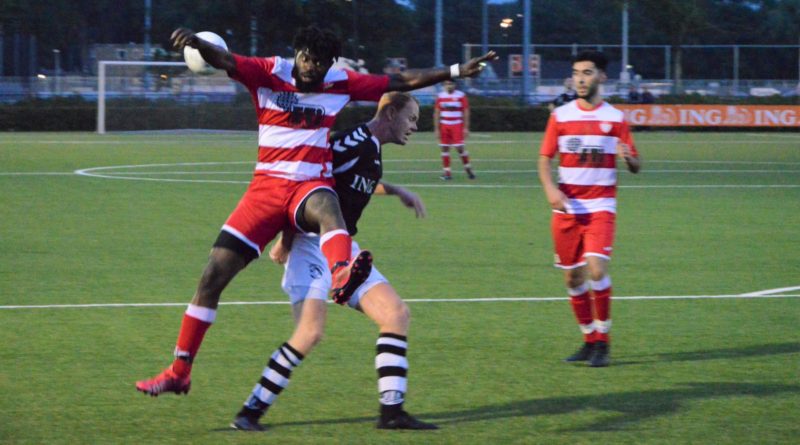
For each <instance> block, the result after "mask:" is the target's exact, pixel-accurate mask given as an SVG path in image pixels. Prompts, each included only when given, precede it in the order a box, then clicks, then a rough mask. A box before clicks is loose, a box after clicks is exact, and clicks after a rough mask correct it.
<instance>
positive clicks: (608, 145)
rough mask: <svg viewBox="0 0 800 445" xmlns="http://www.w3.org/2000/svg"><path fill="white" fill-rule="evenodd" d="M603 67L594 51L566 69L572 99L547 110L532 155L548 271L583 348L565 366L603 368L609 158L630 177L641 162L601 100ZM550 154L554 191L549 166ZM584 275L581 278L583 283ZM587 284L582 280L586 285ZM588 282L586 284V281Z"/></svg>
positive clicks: (611, 204) (612, 198) (612, 188)
mask: <svg viewBox="0 0 800 445" xmlns="http://www.w3.org/2000/svg"><path fill="white" fill-rule="evenodd" d="M607 65H608V60H607V59H606V57H605V55H604V54H603V53H601V52H598V51H585V52H582V53H580V54H578V55H577V56H576V57H575V58H574V59H573V63H572V80H573V82H574V86H575V91H576V94H577V96H578V98H577V100H574V101H572V102H569V103H567V104H566V105H563V106H561V107H558V108H556V109H555V110H553V113H552V114H551V115H550V120H549V121H548V122H547V129H546V130H545V135H544V139H543V140H542V145H541V149H540V152H539V162H538V170H539V180H540V181H541V183H542V187H543V188H544V192H545V196H546V197H547V201H548V202H549V203H550V206H551V207H552V209H553V216H552V235H553V241H554V246H555V265H556V267H558V268H561V269H563V270H564V279H565V282H566V285H567V292H568V294H569V296H570V302H571V304H572V309H573V312H574V313H575V317H576V318H577V320H578V324H579V326H580V329H581V331H582V332H583V336H584V344H583V346H582V347H581V348H580V349H579V350H578V351H577V352H576V353H575V354H573V355H571V356H570V357H567V359H566V361H568V362H584V361H586V362H588V364H589V365H590V366H593V367H601V366H608V364H609V363H610V359H609V342H610V337H609V331H610V329H611V315H610V314H611V305H610V303H611V278H610V277H609V274H608V262H609V261H610V260H611V250H612V247H613V242H614V230H615V217H616V211H617V201H616V191H617V170H616V162H617V159H619V160H621V161H622V162H624V163H625V166H626V167H627V169H628V171H630V172H631V173H637V172H639V169H640V168H641V162H640V160H639V154H638V152H637V150H636V146H635V145H634V142H633V137H632V136H631V132H630V129H629V127H628V124H627V123H626V122H625V120H624V116H623V114H622V111H620V110H618V109H616V108H614V107H612V106H611V105H609V104H608V103H607V102H605V101H603V98H602V96H601V95H600V85H601V84H602V83H603V82H605V80H606V72H605V70H606V66H607ZM556 154H558V158H559V163H558V185H556V184H554V183H553V177H552V173H551V161H552V159H553V157H554V156H555V155H556ZM587 275H588V276H587ZM587 278H588V280H587ZM587 281H588V282H587Z"/></svg>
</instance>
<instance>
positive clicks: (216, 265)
mask: <svg viewBox="0 0 800 445" xmlns="http://www.w3.org/2000/svg"><path fill="white" fill-rule="evenodd" d="M244 266H245V260H244V259H243V258H241V256H239V255H237V254H235V253H233V252H231V251H229V250H226V249H214V250H212V252H211V255H209V257H208V264H207V265H206V268H205V270H203V275H202V276H201V277H200V284H199V286H198V293H202V294H206V295H209V296H214V295H216V297H217V298H219V293H221V292H222V290H223V289H224V288H225V286H226V285H227V284H228V283H229V282H230V281H231V280H232V279H233V277H234V276H236V274H237V273H238V272H239V271H240V270H242V269H243V268H244Z"/></svg>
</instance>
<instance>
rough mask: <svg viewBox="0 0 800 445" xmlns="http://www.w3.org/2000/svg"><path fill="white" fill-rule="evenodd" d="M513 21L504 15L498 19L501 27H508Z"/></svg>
mask: <svg viewBox="0 0 800 445" xmlns="http://www.w3.org/2000/svg"><path fill="white" fill-rule="evenodd" d="M513 23H514V19H512V18H509V17H506V18H504V19H503V20H501V21H500V27H501V28H510V27H511V25H512V24H513Z"/></svg>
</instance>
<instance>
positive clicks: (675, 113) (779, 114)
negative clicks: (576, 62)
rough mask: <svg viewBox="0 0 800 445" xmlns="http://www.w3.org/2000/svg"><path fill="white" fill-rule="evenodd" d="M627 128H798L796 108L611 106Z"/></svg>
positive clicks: (799, 114) (799, 120) (799, 108)
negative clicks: (617, 112) (618, 111)
mask: <svg viewBox="0 0 800 445" xmlns="http://www.w3.org/2000/svg"><path fill="white" fill-rule="evenodd" d="M614 106H615V107H617V108H619V109H621V110H622V111H623V112H624V113H625V120H627V121H628V123H629V124H630V125H639V126H646V127H798V128H800V106H797V105H633V104H630V105H628V104H614Z"/></svg>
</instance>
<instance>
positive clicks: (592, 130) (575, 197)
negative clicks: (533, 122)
mask: <svg viewBox="0 0 800 445" xmlns="http://www.w3.org/2000/svg"><path fill="white" fill-rule="evenodd" d="M618 142H623V143H625V144H628V145H629V146H630V147H631V152H632V154H633V155H634V156H638V153H637V151H636V146H635V145H634V143H633V136H631V131H630V128H629V127H628V124H627V122H625V119H624V116H623V114H622V111H620V110H618V109H616V108H614V107H612V106H611V105H609V104H608V103H607V102H602V103H601V104H600V105H598V106H597V107H595V108H593V109H590V110H585V109H583V108H581V107H580V106H579V105H578V101H577V100H575V101H572V102H570V103H568V104H566V105H564V106H561V107H558V108H556V109H555V110H553V113H552V114H551V115H550V120H549V121H548V122H547V129H546V130H545V133H544V139H543V140H542V146H541V149H540V151H539V154H541V155H542V156H547V157H549V158H552V157H554V156H555V155H556V153H558V155H559V163H558V188H559V189H560V190H561V191H562V192H564V194H565V195H567V197H568V198H569V201H570V202H569V205H567V213H573V214H578V213H593V212H611V213H616V211H617V198H616V196H617V164H616V160H617V143H618Z"/></svg>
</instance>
